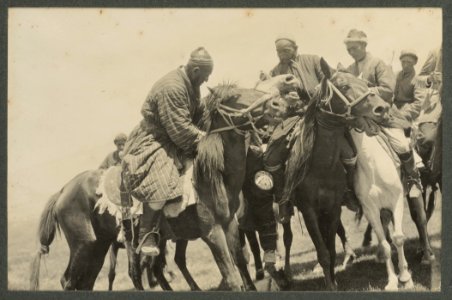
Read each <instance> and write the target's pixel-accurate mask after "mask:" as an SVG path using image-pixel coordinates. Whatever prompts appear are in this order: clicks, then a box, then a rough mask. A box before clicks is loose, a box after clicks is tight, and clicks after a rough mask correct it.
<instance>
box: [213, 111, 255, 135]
mask: <svg viewBox="0 0 452 300" xmlns="http://www.w3.org/2000/svg"><path fill="white" fill-rule="evenodd" d="M217 112H218V113H219V114H220V116H221V117H222V118H223V120H224V121H225V122H226V124H227V125H226V126H224V127H220V128H217V129H214V130H209V131H207V134H212V133H220V132H225V131H229V130H233V131H234V132H235V133H237V134H239V135H243V136H245V135H246V134H247V132H248V130H244V129H240V127H243V126H247V125H251V127H252V128H253V131H256V132H259V129H257V128H256V125H255V123H256V122H257V121H258V120H259V119H260V118H262V116H259V117H257V118H255V117H253V116H252V115H251V112H248V113H245V114H243V112H242V111H241V110H239V109H235V108H232V107H229V106H226V105H224V104H220V105H218V107H217ZM234 117H246V119H247V121H246V122H245V123H241V124H235V123H234V120H232V118H234Z"/></svg>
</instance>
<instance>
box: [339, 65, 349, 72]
mask: <svg viewBox="0 0 452 300" xmlns="http://www.w3.org/2000/svg"><path fill="white" fill-rule="evenodd" d="M337 70H338V71H339V72H346V71H347V69H346V68H345V67H344V65H343V64H341V63H338V64H337Z"/></svg>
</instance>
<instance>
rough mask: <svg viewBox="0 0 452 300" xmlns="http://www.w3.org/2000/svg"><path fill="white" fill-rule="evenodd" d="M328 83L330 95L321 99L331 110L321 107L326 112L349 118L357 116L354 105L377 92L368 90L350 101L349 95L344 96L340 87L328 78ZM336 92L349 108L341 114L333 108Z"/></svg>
mask: <svg viewBox="0 0 452 300" xmlns="http://www.w3.org/2000/svg"><path fill="white" fill-rule="evenodd" d="M327 84H328V96H327V97H326V99H322V100H321V101H322V102H323V103H324V104H325V105H328V107H329V108H330V110H329V111H328V110H325V109H323V108H320V110H321V111H322V112H324V113H327V114H332V115H335V116H339V117H342V118H345V119H347V120H349V119H354V118H355V117H354V116H353V115H352V109H353V107H354V106H356V105H358V104H359V103H361V101H363V100H365V99H367V97H368V96H370V95H375V93H374V92H373V91H372V90H368V91H367V92H365V93H364V94H362V95H361V96H359V97H358V98H356V99H354V100H353V101H350V100H348V99H347V97H345V96H344V94H343V93H342V92H341V91H339V89H338V88H337V87H335V86H334V84H333V83H332V82H331V81H330V80H328V79H327ZM334 94H336V95H338V96H339V99H341V100H342V102H344V104H345V107H346V108H347V111H346V112H345V113H342V114H339V113H335V112H333V109H332V107H331V100H332V99H333V95H334Z"/></svg>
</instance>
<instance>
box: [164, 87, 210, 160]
mask: <svg viewBox="0 0 452 300" xmlns="http://www.w3.org/2000/svg"><path fill="white" fill-rule="evenodd" d="M159 96H160V97H161V99H160V101H159V103H158V114H159V119H160V122H161V124H162V125H163V127H164V128H165V130H166V132H167V134H168V136H169V137H170V139H171V140H172V141H173V143H174V144H176V146H177V147H178V148H180V149H183V150H184V152H186V153H187V154H189V153H193V151H194V150H195V148H196V145H197V143H198V141H199V139H200V138H201V137H202V136H203V135H204V132H203V131H201V130H200V129H198V128H197V127H196V126H195V125H194V124H193V120H192V119H191V116H190V111H189V107H188V105H189V104H188V101H189V100H188V99H187V97H188V96H187V95H186V94H185V91H183V90H181V89H178V88H167V89H164V90H163V91H162V92H161V94H160V95H159Z"/></svg>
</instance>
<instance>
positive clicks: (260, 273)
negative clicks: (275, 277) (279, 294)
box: [256, 268, 265, 281]
mask: <svg viewBox="0 0 452 300" xmlns="http://www.w3.org/2000/svg"><path fill="white" fill-rule="evenodd" d="M264 277H265V272H264V269H262V268H260V269H258V270H256V281H258V280H262V279H264Z"/></svg>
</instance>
